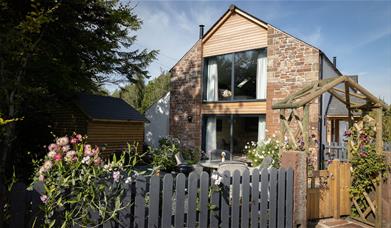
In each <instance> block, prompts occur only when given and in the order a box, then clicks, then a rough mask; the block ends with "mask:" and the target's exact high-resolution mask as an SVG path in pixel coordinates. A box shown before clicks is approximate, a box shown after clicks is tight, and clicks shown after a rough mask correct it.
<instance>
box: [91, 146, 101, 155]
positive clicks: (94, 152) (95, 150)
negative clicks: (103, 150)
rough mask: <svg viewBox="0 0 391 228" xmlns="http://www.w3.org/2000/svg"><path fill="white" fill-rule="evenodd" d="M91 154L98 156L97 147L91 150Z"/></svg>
mask: <svg viewBox="0 0 391 228" xmlns="http://www.w3.org/2000/svg"><path fill="white" fill-rule="evenodd" d="M92 154H93V155H98V154H99V147H97V146H95V148H94V149H92Z"/></svg>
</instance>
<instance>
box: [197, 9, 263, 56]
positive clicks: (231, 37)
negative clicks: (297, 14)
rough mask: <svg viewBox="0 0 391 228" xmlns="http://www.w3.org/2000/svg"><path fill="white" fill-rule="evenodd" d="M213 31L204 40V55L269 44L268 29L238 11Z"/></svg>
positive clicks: (249, 48) (243, 49)
mask: <svg viewBox="0 0 391 228" xmlns="http://www.w3.org/2000/svg"><path fill="white" fill-rule="evenodd" d="M212 32H213V34H211V35H210V36H208V37H206V38H205V40H204V41H203V42H204V43H203V57H208V56H214V55H221V54H226V53H232V52H238V51H245V50H251V49H257V48H263V47H266V46H267V29H266V28H264V27H262V26H260V25H259V24H256V23H254V22H252V21H250V20H249V19H247V18H245V17H243V16H241V15H239V14H236V13H234V14H232V15H231V16H230V17H229V18H228V19H226V21H225V22H224V23H222V24H221V25H220V27H219V28H217V29H216V31H212Z"/></svg>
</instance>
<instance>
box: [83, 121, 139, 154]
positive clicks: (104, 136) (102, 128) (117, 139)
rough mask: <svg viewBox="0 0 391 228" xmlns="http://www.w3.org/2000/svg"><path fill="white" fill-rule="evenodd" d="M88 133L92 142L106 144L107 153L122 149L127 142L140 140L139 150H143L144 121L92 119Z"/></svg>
mask: <svg viewBox="0 0 391 228" xmlns="http://www.w3.org/2000/svg"><path fill="white" fill-rule="evenodd" d="M87 135H88V142H89V143H90V144H92V145H97V146H105V148H106V150H105V151H104V152H107V153H111V152H117V151H121V150H122V149H124V148H126V146H127V142H129V143H133V142H138V143H139V147H138V150H139V151H142V147H143V143H144V122H114V121H90V122H88V127H87Z"/></svg>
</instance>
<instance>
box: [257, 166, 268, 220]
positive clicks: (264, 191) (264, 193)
mask: <svg viewBox="0 0 391 228" xmlns="http://www.w3.org/2000/svg"><path fill="white" fill-rule="evenodd" d="M268 178H269V172H268V170H267V169H266V168H263V169H262V170H261V198H260V201H261V206H260V208H259V211H260V215H261V220H260V226H261V227H266V226H267V219H268V213H267V202H268V188H269V180H268Z"/></svg>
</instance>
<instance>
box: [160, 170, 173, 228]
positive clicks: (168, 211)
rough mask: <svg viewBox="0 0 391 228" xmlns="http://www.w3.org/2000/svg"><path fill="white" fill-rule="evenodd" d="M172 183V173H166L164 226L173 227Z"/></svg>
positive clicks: (163, 208) (165, 227) (164, 181)
mask: <svg viewBox="0 0 391 228" xmlns="http://www.w3.org/2000/svg"><path fill="white" fill-rule="evenodd" d="M172 184H173V178H172V175H171V174H166V175H165V176H164V177H163V201H162V204H163V205H162V227H163V228H171V215H172Z"/></svg>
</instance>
